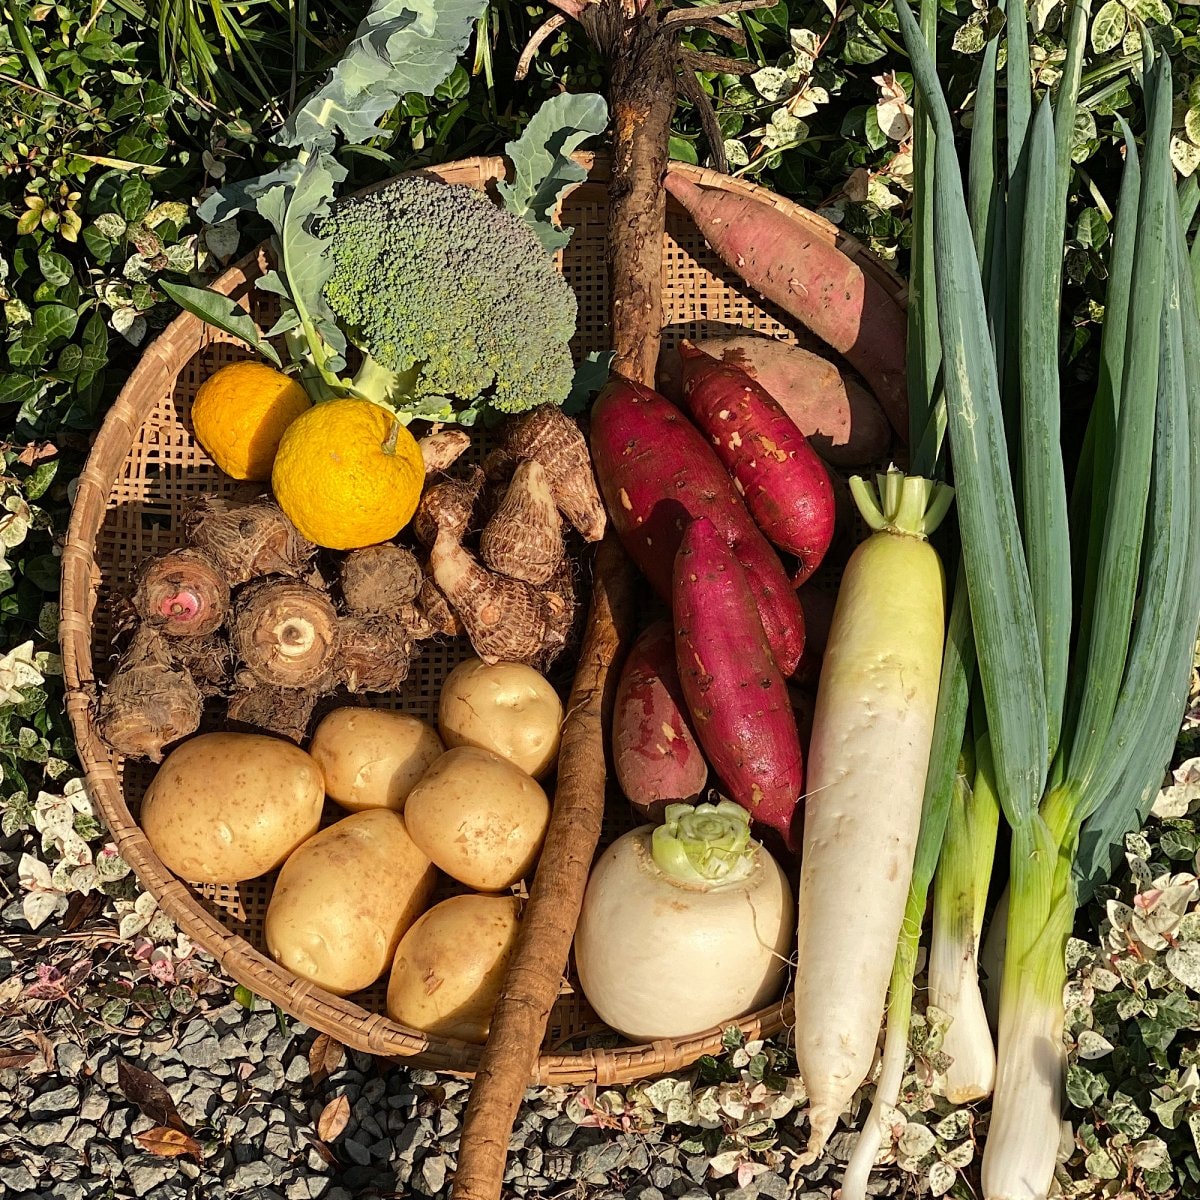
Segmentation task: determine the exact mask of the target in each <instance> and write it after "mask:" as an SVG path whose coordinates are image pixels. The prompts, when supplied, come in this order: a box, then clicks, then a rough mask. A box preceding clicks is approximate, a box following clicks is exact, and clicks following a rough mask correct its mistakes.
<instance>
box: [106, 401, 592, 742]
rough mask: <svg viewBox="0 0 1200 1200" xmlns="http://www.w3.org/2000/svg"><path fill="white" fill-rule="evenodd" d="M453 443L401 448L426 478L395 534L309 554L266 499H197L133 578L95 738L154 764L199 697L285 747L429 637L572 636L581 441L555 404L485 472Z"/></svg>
mask: <svg viewBox="0 0 1200 1200" xmlns="http://www.w3.org/2000/svg"><path fill="white" fill-rule="evenodd" d="M470 443H471V438H470V436H469V435H468V434H466V433H465V432H464V431H462V430H444V431H440V432H435V433H432V434H430V435H428V436H427V437H425V438H423V439H422V440H421V441H420V442H418V443H417V444H418V446H419V447H420V450H421V456H422V459H423V461H424V463H425V465H426V471H427V475H426V486H425V489H424V492H423V494H422V497H421V500H420V503H419V504H418V505H417V510H416V513H415V515H414V520H413V521H412V523H411V527H410V529H409V530H407V531H405V533H404V534H403V535H402V539H410V541H409V544H407V545H405V544H403V540H402V539H397V540H396V541H391V542H383V543H380V544H378V545H373V546H366V547H363V548H361V549H356V550H352V551H350V552H349V553H344V554H340V553H335V552H330V551H325V550H320V549H319V548H318V547H317V546H315V545H314V544H313V543H312V542H310V541H308V540H307V539H305V538H304V537H303V536H301V534H300V533H299V532H298V531H297V530H296V527H295V526H294V525H293V524H292V522H291V521H290V520H289V518H288V517H287V516H286V515H285V514H284V512H283V511H282V510H281V509H280V508H279V506H278V505H277V504H275V503H274V501H273V500H272V499H271V497H270V496H269V495H265V494H264V495H259V494H254V493H251V494H249V495H242V496H240V497H239V498H237V499H226V498H223V497H216V496H204V497H201V499H199V500H198V501H197V502H196V503H195V505H194V506H193V507H192V509H191V510H189V511H188V513H187V514H186V515H185V516H184V518H183V521H182V530H183V534H184V537H185V539H186V544H185V545H184V546H182V547H180V548H179V549H175V550H172V551H170V552H168V553H166V554H163V555H161V556H159V557H157V558H154V559H151V560H149V561H148V562H146V563H144V564H143V565H142V566H141V568H140V569H139V570H138V572H137V575H136V578H135V580H134V586H133V590H132V594H131V595H130V596H129V598H128V601H127V603H126V606H125V607H126V610H127V614H128V615H127V618H126V619H125V621H124V622H123V625H122V630H121V632H120V633H119V635H118V641H117V643H116V645H115V646H114V650H115V651H117V653H118V656H119V659H118V662H117V665H116V668H115V670H114V671H113V673H112V675H111V677H110V679H109V680H108V684H107V686H106V688H105V689H104V691H103V692H102V694H101V696H100V698H99V700H98V702H97V712H96V727H97V729H98V731H99V733H100V736H101V737H102V738H103V740H104V741H105V742H106V743H107V744H108V745H109V746H110V747H111V748H112V749H113V750H116V751H118V752H119V753H121V754H124V755H127V756H130V757H134V758H146V759H150V760H151V761H153V762H158V761H161V758H162V754H163V749H164V747H167V746H169V745H171V744H172V743H174V742H176V741H178V740H179V739H180V738H183V737H186V736H187V735H188V734H191V733H194V732H195V731H196V730H197V729H199V728H200V725H201V722H202V719H203V715H204V708H205V701H206V700H212V701H214V707H215V708H216V709H217V710H218V711H217V714H216V715H217V716H218V717H220V716H223V717H224V719H225V722H226V724H227V726H228V727H229V728H231V729H248V730H249V729H253V730H262V731H265V732H270V733H276V734H280V735H282V736H283V737H285V738H288V739H290V740H292V741H294V742H300V741H302V740H303V738H304V737H305V735H306V734H307V732H308V729H309V725H310V724H311V721H312V717H313V713H314V711H315V710H316V708H317V703H318V701H319V700H320V698H321V697H322V696H326V695H329V694H331V693H335V692H339V691H340V692H349V693H377V692H397V691H399V690H400V689H401V688H402V687H403V685H404V683H405V681H406V680H407V678H408V674H409V670H410V667H411V663H412V659H413V656H414V654H415V653H416V652H418V650H419V644H420V643H421V642H422V641H425V640H427V639H429V638H434V637H451V638H454V637H464V636H465V637H466V638H467V639H468V640H469V642H470V643H471V646H472V649H473V650H474V651H475V653H476V654H477V655H478V656H479V658H480V659H482V660H483V661H484V662H486V663H499V662H505V663H520V664H530V665H536V666H537V667H538V668H540V669H543V670H544V669H546V668H548V667H549V666H550V664H551V663H552V662H553V661H554V660H555V659H556V658H557V657H558V656H559V655H560V654H561V653H562V652H563V650H564V649H565V648H566V647H567V646H568V645H569V644H570V642H571V640H572V638H573V637H574V636H575V634H576V625H577V617H578V604H577V601H576V596H575V571H576V566H575V562H574V558H575V557H576V556H577V551H578V544H579V542H581V541H583V540H596V539H597V538H599V537H600V536H602V535H603V532H604V528H605V525H606V522H607V517H606V514H605V511H604V506H603V504H602V502H601V500H600V497H599V492H598V490H597V488H596V483H595V480H594V479H593V476H592V470H591V460H590V457H589V454H588V449H587V443H586V441H585V440H584V436H583V434H582V432H581V431H580V429H579V427H578V426H577V425H576V424H575V422H574V421H572V420H571V419H570V418H569V417H567V416H565V415H564V414H563V413H562V412H561V411H560V410H559V409H557V408H554V409H553V410H552V411H543V410H541V409H534V410H532V411H531V412H529V413H528V414H526V415H525V416H523V417H521V418H520V419H516V420H512V421H510V422H509V424H508V426H507V427H506V428H505V429H504V430H503V431H502V447H501V449H500V450H499V451H498V452H497V453H496V454H495V455H494V456H493V461H492V462H491V463H490V470H489V471H488V472H487V473H485V471H484V470H483V469H482V468H481V467H479V466H478V465H462V464H461V463H460V461H459V460H460V459H461V458H462V456H463V454H464V453H465V451H466V450H467V449H468V448H469V446H470ZM451 472H454V473H453V474H452V473H451ZM221 701H223V702H224V711H223V713H221V712H220V711H219V710H220V707H221V705H220V702H221Z"/></svg>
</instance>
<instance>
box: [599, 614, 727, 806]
mask: <svg viewBox="0 0 1200 1200" xmlns="http://www.w3.org/2000/svg"><path fill="white" fill-rule="evenodd" d="M612 747H613V764H614V766H615V768H616V775H617V782H618V783H619V784H620V786H621V791H622V792H624V793H625V796H626V799H628V801H629V803H630V804H632V805H633V807H634V808H636V809H637V810H638V811H639V812H640V813H642V814H643V815H644V816H647V817H649V818H651V819H652V820H660V819H661V817H662V812H663V809H664V807H665V806H666V805H667V804H668V803H671V802H672V801H677V800H691V799H692V798H693V797H695V796H698V795H699V794H700V793H701V792H702V791H704V785H705V783H706V782H707V781H708V764H707V763H706V762H705V761H704V755H703V753H702V752H701V750H700V745H699V743H698V742H697V741H696V735H695V733H693V732H692V727H691V724H690V722H689V719H688V716H687V705H686V704H685V702H684V699H683V689H682V688H681V687H680V684H679V671H678V670H677V668H676V666H675V631H674V629H673V628H672V625H671V622H670V621H669V620H666V619H662V620H658V621H655V622H654V623H653V624H652V625H648V626H647V627H646V629H645V630H644V631H643V632H642V633H641V634H640V635H639V636H638V638H637V640H636V641H635V642H634V643H633V645H632V646H631V647H630V649H629V655H628V657H627V658H626V659H625V666H624V667H623V668H622V670H621V678H620V680H619V681H618V683H617V697H616V703H615V704H614V707H613V730H612Z"/></svg>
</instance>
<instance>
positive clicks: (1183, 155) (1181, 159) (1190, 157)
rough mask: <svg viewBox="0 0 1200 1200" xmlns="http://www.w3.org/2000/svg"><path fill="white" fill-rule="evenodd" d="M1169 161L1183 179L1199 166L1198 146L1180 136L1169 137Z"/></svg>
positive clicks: (1199, 149) (1199, 153) (1199, 148)
mask: <svg viewBox="0 0 1200 1200" xmlns="http://www.w3.org/2000/svg"><path fill="white" fill-rule="evenodd" d="M1171 162H1172V164H1173V165H1174V167H1175V170H1177V171H1178V172H1179V173H1180V175H1182V176H1183V177H1184V178H1185V179H1187V178H1188V177H1189V176H1191V175H1192V174H1193V173H1194V172H1195V170H1196V168H1197V167H1200V146H1197V145H1195V144H1194V143H1193V142H1190V141H1186V140H1185V139H1184V138H1181V137H1172V138H1171Z"/></svg>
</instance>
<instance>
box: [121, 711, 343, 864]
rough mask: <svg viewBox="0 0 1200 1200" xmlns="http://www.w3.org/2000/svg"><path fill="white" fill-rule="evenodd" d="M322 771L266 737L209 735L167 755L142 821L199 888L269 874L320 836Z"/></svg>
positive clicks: (162, 854) (159, 850) (165, 855)
mask: <svg viewBox="0 0 1200 1200" xmlns="http://www.w3.org/2000/svg"><path fill="white" fill-rule="evenodd" d="M324 803H325V783H324V780H323V779H322V778H321V769H320V767H318V766H317V764H316V763H315V762H314V761H313V760H312V758H311V757H310V756H309V755H307V754H305V752H304V751H303V750H301V749H300V747H299V746H293V745H292V743H291V742H285V741H283V740H282V739H281V738H273V737H267V736H265V735H264V734H259V733H203V734H201V735H200V736H199V737H194V738H192V739H191V740H190V741H187V742H184V743H183V744H182V745H181V746H177V747H176V748H175V749H174V750H172V751H171V753H170V754H168V755H167V757H166V759H165V760H164V761H163V764H162V766H161V767H159V769H158V773H157V774H156V775H155V776H154V778H153V780H151V782H150V786H149V787H148V788H147V789H146V795H145V797H144V798H143V799H142V808H141V814H140V817H139V820H140V821H141V825H142V829H143V830H144V831H145V834H146V837H147V838H149V839H150V845H151V846H153V847H154V851H155V853H156V854H157V855H158V857H159V858H161V859H162V860H163V862H164V863H165V864H166V865H167V866H168V867H169V868H170V869H171V870H172V871H174V872H175V874H176V875H179V876H180V877H181V878H183V879H189V880H191V881H193V882H194V883H240V882H242V880H245V879H253V878H255V876H258V875H264V874H265V873H266V872H267V871H270V870H271V869H272V868H274V867H277V866H279V864H280V863H281V862H283V860H284V859H285V858H287V856H288V855H289V854H291V852H292V851H293V850H295V848H296V847H297V846H299V845H300V843H301V842H303V841H304V840H305V839H306V838H309V837H311V836H312V835H313V834H314V833H316V832H317V827H318V826H319V825H320V823H321V809H322V807H323V806H324Z"/></svg>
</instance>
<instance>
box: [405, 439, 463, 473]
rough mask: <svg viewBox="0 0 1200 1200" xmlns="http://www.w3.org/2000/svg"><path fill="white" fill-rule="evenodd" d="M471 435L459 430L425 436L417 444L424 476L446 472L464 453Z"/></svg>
mask: <svg viewBox="0 0 1200 1200" xmlns="http://www.w3.org/2000/svg"><path fill="white" fill-rule="evenodd" d="M470 445H471V435H470V434H469V433H466V432H464V431H463V430H461V429H443V430H440V431H439V432H438V433H429V434H426V435H425V436H424V437H423V438H421V439H420V441H418V442H417V448H418V449H419V450H420V451H421V461H422V462H423V463H424V464H425V474H426V475H438V474H440V473H441V472H442V471H448V470H450V468H451V467H452V466H453V465H454V464H455V463H456V462H458V460H459V459H460V458H461V457H462V456H463V454H464V453H466V450H467V448H468V447H469V446H470Z"/></svg>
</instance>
